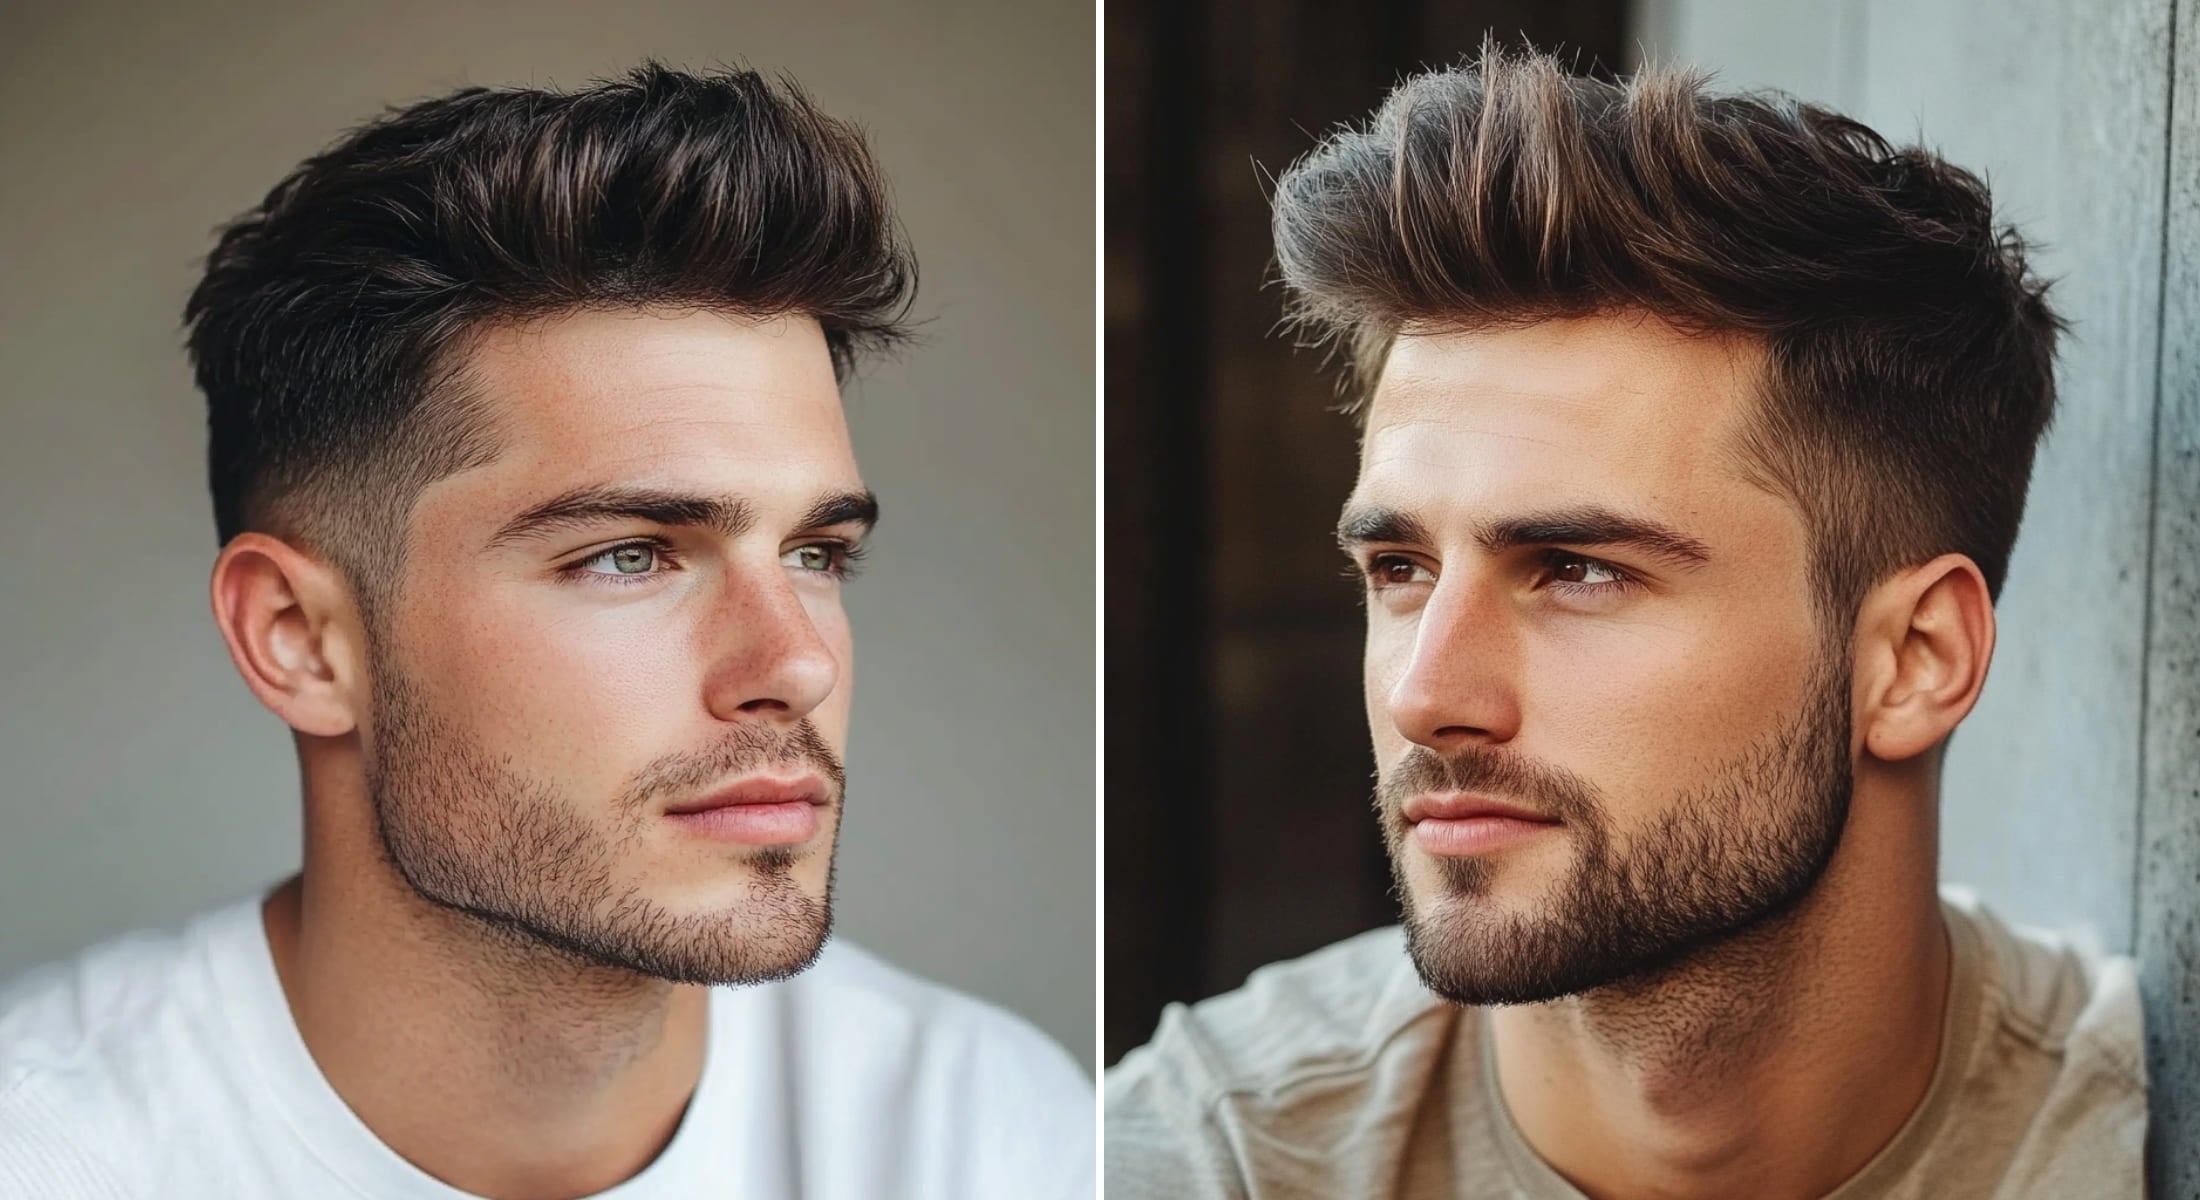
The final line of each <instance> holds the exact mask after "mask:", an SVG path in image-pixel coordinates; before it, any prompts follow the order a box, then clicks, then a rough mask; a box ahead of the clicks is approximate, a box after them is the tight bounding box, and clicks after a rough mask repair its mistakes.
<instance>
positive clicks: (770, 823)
mask: <svg viewBox="0 0 2200 1200" xmlns="http://www.w3.org/2000/svg"><path fill="white" fill-rule="evenodd" d="M665 819H666V820H668V821H671V822H672V823H673V824H674V825H677V826H679V827H680V828H682V829H684V830H686V831H687V832H689V833H692V834H696V835H698V836H700V837H707V838H716V839H718V840H719V841H722V842H746V843H748V844H749V845H752V846H789V845H793V844H794V843H796V842H806V841H809V840H810V839H811V838H812V837H814V836H816V834H817V806H816V805H814V804H811V803H810V802H809V801H807V800H788V801H785V802H783V803H780V804H728V805H725V806H724V807H722V808H706V809H704V810H703V811H701V812H691V813H666V814H665Z"/></svg>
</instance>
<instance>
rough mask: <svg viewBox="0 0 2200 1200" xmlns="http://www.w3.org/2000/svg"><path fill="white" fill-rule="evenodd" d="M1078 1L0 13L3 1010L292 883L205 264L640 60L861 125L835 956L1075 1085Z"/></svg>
mask: <svg viewBox="0 0 2200 1200" xmlns="http://www.w3.org/2000/svg"><path fill="white" fill-rule="evenodd" d="M1093 43H1094V20H1093V10H1092V7H1091V5H1090V4H1089V3H1082V2H1064V0H1047V2H1036V3H1035V2H1030V0H953V2H948V3H928V4H923V5H905V4H899V3H895V2H893V0H810V2H807V3H768V4H767V3H746V4H726V3H722V2H718V0H662V2H655V3H650V4H645V5H629V4H613V3H608V2H580V0H572V2H563V3H516V2H515V3H490V2H472V3H465V4H449V3H442V2H439V0H438V2H429V0H408V2H401V3H390V4H373V5H357V4H351V5H336V4H292V3H280V2H277V0H226V2H225V0H201V2H194V3H190V4H149V3H142V2H136V3H133V2H127V0H84V2H62V0H7V2H6V3H4V4H0V162H4V163H6V164H7V167H6V177H5V182H4V183H0V329H4V330H5V340H4V342H0V514H4V516H0V563H4V564H5V565H4V566H0V764H4V768H5V774H4V776H0V978H4V977H6V976H8V975H10V974H12V973H14V972H15V971H17V970H19V969H22V968H25V967H28V966H30V965H31V964H33V963H35V962H38V961H41V960H44V959H48V958H51V957H55V956H58V955H61V954H64V953H67V952H69V951H71V950H72V949H74V948H76V947H78V946H80V945H83V944H85V943H87V942H90V941H92V940H94V939H96V938H99V937H102V936H105V935H108V934H112V933H116V932H119V931H122V930H125V929H129V928H133V927H137V926H141V925H148V924H163V923H169V922H174V921H178V920H180V919H181V918H182V917H183V916H184V915H186V914H188V913H190V912H192V911H195V910H197V909H198V908H200V907H202V906H205V905H208V904H212V903H216V902H219V901H221V900H224V899H228V898H231V897H239V896H243V895H245V894H247V893H249V892H252V891H254V890H256V889H258V888H260V887H261V886H263V885H264V884H266V883H268V882H272V881H273V880H275V879H277V878H279V877H281V876H282V875H284V874H287V873H288V872H289V871H290V870H292V869H293V868H294V867H295V865H296V862H297V858H298V852H299V851H298V839H299V794H298V781H297V777H296V769H295V766H294V763H293V757H292V752H291V745H290V739H289V736H288V732H287V730H286V729H285V728H284V727H283V726H282V725H281V724H280V723H279V722H278V721H277V720H276V719H275V718H274V717H272V716H270V715H269V714H268V713H266V712H265V711H264V710H262V709H261V708H260V707H259V706H258V704H256V703H255V702H254V701H253V699H252V697H251V695H250V694H249V693H248V692H247V691H246V690H245V688H244V685H243V684H242V683H241V682H240V681H239V680H238V678H237V676H236V673H235V671H234V670H233V669H232V668H231V666H230V663H229V660H228V657H227V655H226V654H225V652H224V650H223V648H222V642H221V639H220V637H219V636H218V635H217V634H216V633H215V630H214V627H213V624H212V621H211V620H210V618H209V617H208V615H207V602H206V579H207V570H208V568H209V566H210V565H211V563H212V561H213V558H214V554H215V551H216V546H215V542H214V527H213V517H212V512H211V508H210V505H209V502H208V499H207V494H206V488H205V482H204V480H205V476H204V455H205V444H206V443H205V431H204V427H205V416H204V402H203V399H202V398H201V397H200V395H199V394H198V392H197V391H196V390H195V389H194V387H193V386H192V382H191V376H190V372H189V368H188V365H187V364H186V362H185V359H184V356H183V353H182V350H181V338H180V335H179V332H178V321H179V318H180V316H181V313H182V308H183V301H184V297H185V295H186V294H187V293H188V292H189V290H190V288H191V286H192V284H193V283H194V282H195V280H196V278H197V274H198V270H199V264H200V260H201V259H202V257H203V255H204V254H205V252H206V251H207V250H208V249H209V248H210V247H211V246H212V244H213V243H212V230H213V229H214V227H215V226H216V225H217V224H219V223H221V222H222V221H225V220H227V219H228V218H230V217H231V216H233V215H235V214H236V213H238V212H240V211H242V210H243V209H245V208H247V207H249V206H250V205H252V204H254V203H256V202H257V201H258V200H259V199H260V197H261V196H262V195H263V194H264V193H265V192H266V191H267V189H268V188H269V187H270V186H272V185H273V184H274V183H275V181H276V180H277V179H279V178H280V177H281V176H282V175H283V174H284V173H286V172H287V171H289V170H290V169H291V168H292V167H293V166H294V165H296V164H297V163H298V162H299V160H301V159H303V158H304V157H306V156H307V155H309V154H311V153H312V152H314V151H315V150H317V149H318V148H320V147H321V146H323V145H324V144H326V143H327V142H329V141H331V140H333V139H334V138H335V137H336V136H337V134H338V133H339V132H340V131H342V130H343V129H344V128H346V127H347V126H349V125H351V124H353V123H355V122H358V121H360V120H362V119H364V118H367V117H369V116H372V115H373V114H375V113H376V112H377V111H379V110H380V109H381V108H382V107H383V106H385V105H390V104H400V103H405V102H408V101H412V100H416V99H421V98H425V97H428V96H431V95H437V94H441V93H443V92H446V91H448V90H450V89H453V88H456V87H459V86H462V85H466V84H477V83H478V84H534V85H541V86H559V87H572V86H579V85H583V84H585V83H587V82H589V81H590V80H591V79H593V78H595V77H599V76H606V75H614V74H618V73H622V72H624V71H625V70H627V69H628V68H630V67H632V66H634V65H636V64H637V63H639V62H640V61H641V60H642V59H643V58H644V57H648V56H656V57H659V58H662V59H664V60H665V61H667V62H669V63H670V64H672V65H674V66H688V67H708V66H711V65H714V64H716V63H719V62H721V61H723V62H745V63H746V64H747V65H750V66H753V67H756V68H759V69H762V70H766V71H784V72H787V73H789V74H791V75H793V76H794V77H795V78H796V79H797V80H799V81H800V82H801V84H802V85H803V86H804V87H805V88H807V89H808V90H809V91H810V92H811V93H812V94H813V95H814V96H815V97H816V98H817V99H818V100H819V102H820V103H821V105H822V106H823V107H824V108H825V109H826V111H828V112H831V113H833V114H835V115H837V116H841V117H845V118H850V119H852V120H854V121H856V122H858V123H859V124H861V125H862V126H864V127H865V128H866V130H867V131H868V133H869V135H870V138H871V142H872V147H873V150H874V151H875V152H876V154H877V155H878V157H879V159H880V160H881V162H882V163H883V165H884V168H885V171H886V174H887V176H888V178H889V180H890V181H891V184H892V186H893V189H894V192H895V195H896V199H897V201H898V206H899V210H900V215H901V218H902V220H903V222H904V223H905V225H906V226H907V229H908V232H909V236H910V239H911V241H912V243H913V244H914V246H915V248H916V252H917V256H918V258H919V260H920V262H921V264H922V274H923V286H922V289H921V292H920V294H919V296H918V305H917V315H918V316H919V317H920V318H923V319H925V321H926V324H925V325H924V326H923V328H922V341H921V342H920V343H919V344H918V345H916V346H915V347H913V348H911V349H910V350H908V351H907V352H906V353H905V354H904V355H903V356H902V358H901V360H900V361H898V362H893V363H884V364H881V365H879V366H878V367H876V368H875V369H873V370H871V371H870V372H869V373H868V374H867V376H866V377H865V378H864V379H863V380H861V381H860V382H859V383H858V384H856V385H855V386H854V387H853V388H852V389H851V390H850V392H849V394H848V406H849V413H850V419H851V423H852V425H853V427H854V437H855V443H856V450H857V454H858V456H859V458H860V459H861V461H862V463H863V466H864V473H865V476H866V479H867V481H868V482H869V483H870V485H871V486H872V488H873V489H874V490H876V491H877V492H878V494H879V495H880V497H881V498H882V500H883V502H884V506H885V510H886V519H885V522H884V524H883V525H882V527H881V529H880V533H879V536H878V538H877V539H876V541H875V542H874V543H873V545H874V551H875V553H874V556H873V558H872V559H871V562H870V567H869V570H868V571H867V573H866V575H865V577H864V579H863V580H862V581H860V582H859V583H858V584H856V585H855V587H854V588H853V589H852V590H851V593H850V601H849V606H850V608H851V610H852V613H853V620H854V623H855V628H856V642H857V646H858V647H859V653H858V661H859V664H860V672H859V678H860V685H859V686H858V687H857V689H856V698H855V738H854V742H853V746H852V749H851V753H850V755H849V759H848V773H849V796H850V812H849V820H848V822H847V825H846V831H845V833H844V835H843V837H842V849H841V854H840V869H839V873H838V877H839V887H840V897H841V903H840V905H839V932H840V933H841V934H842V935H843V936H845V937H846V938H848V939H849V940H851V941H854V942H857V943H859V944H862V945H864V946H867V947H868V948H870V949H872V950H874V951H876V952H878V953H879V954H881V955H883V956H884V957H886V958H888V959H889V960H892V961H894V962H897V963H899V964H901V965H902V966H905V967H907V968H910V969H912V970H915V971H917V972H919V973H921V974H924V975H927V976H930V977H932V978H935V979H938V980H941V981H943V982H946V983H948V984H951V985H954V986H957V987H960V988H963V989H965V990H967V991H971V992H975V993H977V994H979V995H981V996H984V997H987V998H989V999H992V1000H994V1001H996V1002H999V1003H1001V1004H1004V1005H1006V1006H1007V1007H1009V1008H1010V1009H1012V1010H1014V1011H1016V1012H1019V1013H1021V1014H1023V1015H1024V1016H1025V1017H1027V1018H1029V1019H1031V1020H1033V1021H1035V1022H1036V1023H1037V1024H1038V1025H1039V1026H1040V1027H1042V1028H1043V1029H1045V1030H1046V1031H1047V1032H1048V1033H1050V1034H1052V1035H1053V1036H1054V1037H1055V1038H1056V1039H1057V1040H1059V1041H1060V1042H1061V1043H1062V1044H1063V1045H1064V1046H1066V1047H1067V1048H1068V1049H1069V1050H1070V1051H1071V1053H1073V1054H1074V1055H1076V1056H1077V1057H1078V1059H1079V1060H1080V1061H1082V1062H1084V1063H1085V1065H1086V1066H1087V1067H1088V1068H1090V1067H1091V1066H1092V1062H1093V1028H1094V1019H1095V1012H1094V988H1095V981H1094V962H1093V959H1094V955H1093V936H1094V935H1093V927H1094V913H1093V903H1094V901H1093V896H1094V887H1093V872H1094V856H1093V810H1092V795H1093V787H1094V782H1093V780H1094V748H1093V739H1092V731H1093V725H1094V721H1093V716H1094V714H1093V693H1094V665H1093V655H1092V647H1093V640H1094V632H1095V631H1094V615H1093V613H1094V607H1093V589H1094V570H1093V559H1094V545H1093V539H1094V535H1093V528H1094V520H1093V515H1094V514H1093V493H1094V487H1093V484H1094V479H1093V440H1094V435H1093V410H1092V405H1093V399H1092V397H1093V389H1094V354H1095V350H1094V346H1093V331H1094V326H1095V319H1094V304H1095V302H1094V295H1093V292H1094V288H1093V266H1092V263H1093V230H1092V221H1093V218H1092V212H1093V195H1094V189H1095V179H1094V173H1095V169H1094V157H1095V155H1094V150H1095V147H1094V132H1093V129H1094V120H1093V115H1094V114H1093V103H1094V101H1093V92H1094V78H1093V75H1094V66H1093V64H1094V57H1095V53H1094V52H1095V47H1094V44H1093Z"/></svg>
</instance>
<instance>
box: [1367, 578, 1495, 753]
mask: <svg viewBox="0 0 2200 1200" xmlns="http://www.w3.org/2000/svg"><path fill="white" fill-rule="evenodd" d="M1507 613H1508V610H1507V606H1506V604H1505V601H1504V599H1503V597H1502V596H1499V595H1496V594H1494V589H1492V588H1490V587H1488V586H1487V585H1478V584H1477V582H1476V581H1475V580H1473V579H1471V578H1470V579H1461V578H1459V577H1458V574H1457V573H1455V574H1454V575H1453V576H1451V577H1448V578H1446V579H1445V580H1444V581H1443V582H1441V583H1439V584H1438V585H1437V587H1436V590H1435V592H1433V593H1432V594H1431V595H1430V596H1429V601H1428V604H1427V606H1426V607H1424V608H1423V609H1422V610H1421V615H1420V620H1419V621H1418V622H1417V623H1416V624H1415V626H1414V627H1413V630H1412V634H1411V642H1410V645H1408V646H1407V647H1406V648H1405V649H1404V655H1405V659H1404V662H1403V664H1402V666H1401V668H1400V669H1398V670H1397V671H1396V673H1395V675H1394V676H1393V677H1392V680H1391V683H1390V687H1389V690H1388V693H1387V695H1386V697H1385V707H1386V708H1387V709H1388V715H1389V718H1390V721H1391V724H1392V725H1393V726H1394V727H1395V728H1396V729H1397V730H1398V732H1399V734H1401V735H1402V736H1404V737H1405V738H1406V739H1408V740H1409V741H1412V742H1415V743H1418V744H1419V745H1423V746H1427V747H1428V748H1430V749H1432V750H1435V751H1437V752H1439V753H1443V752H1448V751H1456V750H1458V749H1459V748H1460V747H1461V746H1463V745H1465V744H1467V743H1470V742H1479V743H1484V744H1500V743H1504V742H1508V741H1511V740H1512V738H1513V737H1514V736H1515V735H1517V734H1518V733H1519V732H1520V693H1519V688H1518V684H1517V678H1518V676H1517V673H1516V672H1517V668H1518V664H1519V659H1520V653H1519V638H1518V634H1517V632H1516V631H1515V630H1514V628H1513V626H1512V623H1511V621H1510V619H1509V617H1508V615H1507Z"/></svg>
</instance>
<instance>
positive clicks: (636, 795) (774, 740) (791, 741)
mask: <svg viewBox="0 0 2200 1200" xmlns="http://www.w3.org/2000/svg"><path fill="white" fill-rule="evenodd" d="M796 765H800V766H807V767H811V768H814V769H815V770H816V771H817V772H818V774H820V775H823V776H824V777H825V779H826V781H827V783H828V784H829V785H830V789H831V791H832V795H833V801H834V802H835V803H838V802H839V799H840V793H841V790H842V789H843V788H844V787H845V786H846V784H847V781H848V773H847V771H846V770H845V769H844V768H843V767H842V766H841V762H840V755H838V754H836V753H834V752H833V747H832V744H831V743H830V742H827V741H826V740H825V735H824V734H821V733H819V732H818V731H817V726H815V725H812V724H810V722H809V721H807V720H804V721H800V722H797V723H796V724H795V725H794V726H792V727H791V728H787V729H773V728H769V727H766V726H762V725H737V726H735V727H734V728H733V729H731V730H730V731H728V732H727V734H726V736H725V738H723V739H722V740H720V741H719V742H718V744H717V745H714V746H712V747H711V748H710V749H708V750H704V751H701V752H699V753H694V754H677V755H668V756H666V757H664V758H660V759H658V760H657V761H655V762H653V763H651V764H649V765H648V766H646V767H644V768H642V770H641V771H640V772H639V773H638V774H637V775H636V776H635V777H634V781H633V782H632V783H630V784H628V785H627V787H626V790H625V791H623V792H622V793H621V794H620V807H622V808H628V809H638V808H641V807H644V806H646V805H648V804H649V803H650V802H652V801H655V800H659V799H664V798H668V797H669V798H680V797H684V796H688V795H690V794H692V793H694V792H695V791H696V790H697V789H699V788H705V787H709V786H710V785H711V784H714V783H717V782H719V781H720V780H723V779H725V778H726V777H727V776H730V775H746V774H749V773H750V772H753V771H760V770H764V769H766V768H769V767H787V766H796Z"/></svg>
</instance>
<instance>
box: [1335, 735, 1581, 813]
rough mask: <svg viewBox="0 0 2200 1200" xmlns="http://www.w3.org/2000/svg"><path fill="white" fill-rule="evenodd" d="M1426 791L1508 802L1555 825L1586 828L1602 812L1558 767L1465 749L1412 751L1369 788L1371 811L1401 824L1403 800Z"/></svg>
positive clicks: (1576, 777)
mask: <svg viewBox="0 0 2200 1200" xmlns="http://www.w3.org/2000/svg"><path fill="white" fill-rule="evenodd" d="M1426 792H1473V793H1475V794H1477V795H1482V796H1489V797H1492V798H1502V799H1507V800H1513V801H1516V802H1518V803H1520V804H1523V805H1525V806H1527V807H1529V808H1533V809H1535V810H1536V811H1538V812H1541V813H1544V814H1546V815H1549V816H1552V817H1556V818H1558V819H1559V820H1561V821H1570V822H1577V823H1589V822H1593V821H1595V820H1597V819H1598V818H1599V816H1600V815H1601V814H1602V813H1603V810H1604V802H1603V797H1602V793H1600V792H1599V791H1598V790H1597V786H1596V785H1595V784H1593V783H1591V782H1589V781H1588V780H1587V779H1584V778H1582V777H1581V776H1579V775H1576V774H1574V773H1573V772H1571V771H1569V770H1567V769H1566V768H1564V767H1560V766H1556V765H1553V764H1549V763H1540V762H1537V761H1535V760H1534V759H1531V758H1527V757H1524V756H1522V755H1520V754H1518V753H1516V752H1514V751H1510V750H1499V749H1496V748H1494V747H1490V746H1480V745H1470V746H1466V747H1464V748H1462V749H1460V750H1457V751H1454V752H1453V753H1451V754H1438V753H1437V752H1436V751H1434V750H1431V749H1429V748H1428V747H1427V746H1418V745H1417V746H1414V747H1413V748H1411V749H1409V750H1407V751H1406V752H1405V754H1403V755H1401V756H1400V757H1399V759H1398V761H1397V762H1395V763H1393V764H1391V766H1390V768H1389V769H1388V770H1384V771H1382V772H1380V774H1379V776H1378V779H1377V782H1376V785H1375V807H1376V808H1377V809H1378V810H1380V811H1381V813H1382V814H1383V817H1384V819H1385V820H1386V821H1392V822H1403V821H1404V819H1405V818H1404V816H1403V812H1402V810H1403V809H1404V808H1405V803H1406V801H1408V800H1410V799H1412V798H1413V797H1415V796H1418V795H1421V794H1423V793H1426Z"/></svg>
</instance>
